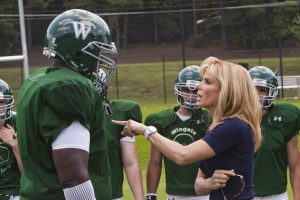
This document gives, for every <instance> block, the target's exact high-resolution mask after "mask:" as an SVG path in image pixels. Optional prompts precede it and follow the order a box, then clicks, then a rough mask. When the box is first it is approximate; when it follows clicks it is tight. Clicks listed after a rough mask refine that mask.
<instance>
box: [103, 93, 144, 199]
mask: <svg viewBox="0 0 300 200" xmlns="http://www.w3.org/2000/svg"><path fill="white" fill-rule="evenodd" d="M110 108H111V111H112V115H111V116H110V117H108V121H107V130H108V146H109V151H108V152H109V160H110V167H111V171H112V175H111V176H112V180H111V182H112V185H113V188H112V199H114V200H122V196H123V189H122V188H123V178H124V176H123V169H124V171H125V173H126V176H127V180H128V183H129V186H130V189H131V191H132V194H133V196H134V199H136V200H143V199H144V192H143V181H142V174H141V170H140V165H139V162H138V159H137V155H136V147H135V138H134V137H129V136H123V135H121V134H120V133H121V132H122V130H123V127H122V126H118V125H116V124H113V123H112V122H111V120H112V119H116V120H128V119H134V120H136V121H138V122H141V121H142V113H141V109H140V106H139V105H138V104H137V103H136V102H134V101H129V100H121V99H119V100H114V101H112V102H111V103H110Z"/></svg>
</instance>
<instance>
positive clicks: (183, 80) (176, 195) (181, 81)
mask: <svg viewBox="0 0 300 200" xmlns="http://www.w3.org/2000/svg"><path fill="white" fill-rule="evenodd" d="M200 81H201V76H200V73H199V67H198V66H195V65H192V66H188V67H185V68H184V69H182V70H181V71H180V72H179V74H178V77H177V79H176V82H175V88H174V89H175V94H176V97H177V101H178V104H179V106H177V107H175V108H173V109H168V110H164V111H161V112H158V113H154V114H150V115H149V116H148V117H147V118H146V120H145V125H147V126H150V125H151V126H155V127H156V128H157V130H158V132H159V133H161V134H162V135H163V136H164V137H166V138H169V139H171V140H173V141H176V142H178V143H180V144H184V145H188V144H190V143H193V142H194V141H196V140H199V139H201V138H202V137H203V136H204V135H205V133H206V131H207V128H208V124H209V115H208V111H207V110H203V109H201V108H199V107H198V106H197V105H196V99H197V84H198V83H199V82H200ZM162 158H163V159H164V164H165V174H166V193H167V194H168V195H167V199H172V200H177V199H208V196H203V197H201V196H196V193H195V190H194V182H195V179H196V177H197V173H198V168H199V165H198V163H193V164H189V165H186V166H179V165H177V164H176V163H174V162H173V161H171V160H169V159H168V158H166V157H164V156H163V155H162V154H161V153H160V152H159V150H158V149H157V148H156V147H155V146H154V145H151V151H150V160H149V163H148V170H147V195H146V199H148V200H150V199H151V200H153V199H156V191H157V187H158V184H159V180H160V175H161V168H162Z"/></svg>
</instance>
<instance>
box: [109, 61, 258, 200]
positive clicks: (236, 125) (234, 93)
mask: <svg viewBox="0 0 300 200" xmlns="http://www.w3.org/2000/svg"><path fill="white" fill-rule="evenodd" d="M200 73H201V74H202V75H203V81H201V83H200V84H199V85H198V92H197V94H198V98H197V105H198V106H200V107H204V108H207V109H208V111H209V112H210V114H211V116H212V117H213V121H212V124H211V126H210V127H209V130H208V132H207V134H206V136H204V137H203V138H202V139H201V140H198V141H196V142H194V143H192V144H190V145H187V146H183V145H181V144H178V143H176V142H173V141H171V140H168V139H166V138H165V137H163V136H161V135H160V134H159V133H158V132H157V130H156V129H155V127H152V126H148V127H147V126H145V125H143V124H140V123H137V122H135V121H133V120H129V121H114V123H116V124H120V125H124V129H123V134H125V135H128V134H132V133H133V134H134V135H144V136H145V138H146V139H148V140H149V141H150V142H151V143H152V145H154V146H156V148H157V149H159V151H160V152H161V153H162V154H164V155H165V156H166V157H168V158H169V159H171V160H173V161H174V162H176V163H177V164H179V165H185V164H189V163H193V162H195V161H197V160H201V164H200V170H199V173H198V178H197V180H196V182H195V190H196V192H197V194H199V195H205V194H209V193H210V199H211V200H220V199H252V198H253V196H254V192H253V161H254V151H255V150H256V149H257V148H258V147H259V145H260V142H261V130H260V119H261V109H260V103H259V99H258V97H257V93H256V90H255V87H254V85H253V84H252V80H251V77H250V76H249V74H248V72H247V71H246V70H245V69H244V68H243V67H241V66H239V65H236V64H233V63H230V62H226V61H222V60H219V59H217V58H215V57H209V58H207V59H205V60H204V61H203V63H202V64H201V66H200Z"/></svg>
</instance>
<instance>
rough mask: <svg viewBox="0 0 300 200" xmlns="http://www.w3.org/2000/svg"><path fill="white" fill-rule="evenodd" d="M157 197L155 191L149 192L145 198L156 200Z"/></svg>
mask: <svg viewBox="0 0 300 200" xmlns="http://www.w3.org/2000/svg"><path fill="white" fill-rule="evenodd" d="M156 197H157V196H156V194H155V193H147V194H146V198H145V200H156Z"/></svg>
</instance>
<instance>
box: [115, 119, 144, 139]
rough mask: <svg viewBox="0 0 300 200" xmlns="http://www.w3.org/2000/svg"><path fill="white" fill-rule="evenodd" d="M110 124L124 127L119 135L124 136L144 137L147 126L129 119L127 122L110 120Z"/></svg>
mask: <svg viewBox="0 0 300 200" xmlns="http://www.w3.org/2000/svg"><path fill="white" fill-rule="evenodd" d="M112 122H113V123H114V124H117V125H122V126H124V129H123V131H122V132H121V134H122V135H126V136H136V135H144V133H145V131H146V130H147V126H145V125H144V124H142V123H139V122H136V121H134V120H131V119H130V120H128V121H117V120H112Z"/></svg>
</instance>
